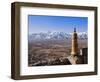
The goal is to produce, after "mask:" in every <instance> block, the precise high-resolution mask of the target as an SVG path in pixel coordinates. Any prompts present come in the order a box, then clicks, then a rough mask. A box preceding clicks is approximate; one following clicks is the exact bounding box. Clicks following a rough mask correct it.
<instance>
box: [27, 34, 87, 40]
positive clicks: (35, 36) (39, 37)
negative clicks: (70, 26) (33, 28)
mask: <svg viewBox="0 0 100 82" xmlns="http://www.w3.org/2000/svg"><path fill="white" fill-rule="evenodd" d="M77 34H78V39H82V40H84V39H86V40H87V38H88V34H87V33H86V32H81V33H77ZM71 38H72V33H65V32H47V33H43V32H41V33H33V34H30V35H29V41H34V40H64V39H65V40H67V39H71Z"/></svg>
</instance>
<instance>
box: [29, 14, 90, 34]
mask: <svg viewBox="0 0 100 82" xmlns="http://www.w3.org/2000/svg"><path fill="white" fill-rule="evenodd" d="M87 26H88V18H87V17H70V16H38V15H29V16H28V29H29V34H32V33H40V32H48V31H51V32H66V33H72V32H73V29H74V28H76V29H77V31H78V32H87Z"/></svg>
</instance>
